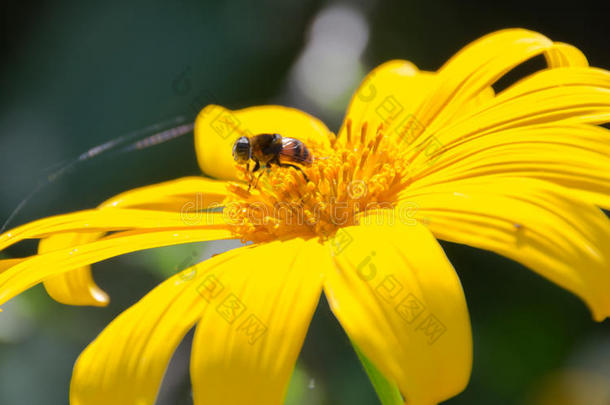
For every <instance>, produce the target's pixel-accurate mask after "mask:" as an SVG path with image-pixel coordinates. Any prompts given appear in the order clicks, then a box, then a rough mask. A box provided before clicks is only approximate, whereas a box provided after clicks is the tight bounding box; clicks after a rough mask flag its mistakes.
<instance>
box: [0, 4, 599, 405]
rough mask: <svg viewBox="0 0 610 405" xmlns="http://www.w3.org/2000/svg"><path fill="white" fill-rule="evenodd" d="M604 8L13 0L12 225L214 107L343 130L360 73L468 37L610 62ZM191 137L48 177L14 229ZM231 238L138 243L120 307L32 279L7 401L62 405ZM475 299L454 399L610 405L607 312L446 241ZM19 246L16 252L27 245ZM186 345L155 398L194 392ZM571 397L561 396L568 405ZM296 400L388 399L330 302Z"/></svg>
mask: <svg viewBox="0 0 610 405" xmlns="http://www.w3.org/2000/svg"><path fill="white" fill-rule="evenodd" d="M594 4H596V3H595V2H588V1H580V2H577V3H576V2H571V3H569V5H568V3H566V5H563V4H562V3H558V2H550V1H549V2H535V1H512V2H502V3H499V2H489V1H473V2H450V1H441V2H436V1H431V0H426V1H359V2H340V1H303V0H301V1H297V0H284V1H281V0H278V1H259V2H253V1H245V0H244V1H233V2H213V1H207V2H205V1H199V2H195V1H184V0H181V1H175V2H157V1H142V0H136V1H131V2H122V1H106V2H79V1H64V0H56V1H53V2H50V1H33V2H27V3H26V2H17V1H15V0H3V2H2V3H1V4H0V10H1V15H0V17H1V24H2V25H1V30H0V35H1V44H0V46H1V50H2V63H1V64H0V72H1V74H0V80H1V83H2V87H1V88H2V92H1V93H0V173H2V175H1V176H0V190H1V198H0V220H1V221H4V220H5V219H6V218H7V217H8V216H9V214H10V213H11V212H12V211H13V209H14V208H15V207H16V206H17V205H18V204H19V202H20V201H21V200H22V199H23V198H24V197H25V196H26V195H27V194H28V192H29V191H30V190H32V189H34V188H35V187H36V186H37V185H38V184H40V183H41V182H44V179H45V178H46V177H45V176H47V175H48V174H50V173H52V172H53V171H52V170H49V168H50V167H53V166H54V165H56V164H57V163H59V162H63V161H65V160H69V159H72V158H74V157H75V156H78V154H80V153H81V152H83V151H85V150H87V149H88V148H90V147H92V146H95V145H97V144H100V143H103V142H105V141H108V140H110V139H112V138H115V137H117V136H119V135H121V134H124V133H126V132H129V131H132V130H136V129H140V128H143V127H145V126H147V125H150V124H153V123H156V122H160V121H163V120H166V119H170V118H173V117H176V116H185V117H186V118H188V119H192V118H193V117H194V116H195V114H196V113H197V112H198V110H199V109H201V108H202V107H203V106H205V105H206V104H208V103H218V104H222V105H225V106H227V107H230V108H239V107H246V106H250V105H255V104H264V103H280V104H286V105H291V106H295V107H299V108H302V109H304V110H306V111H308V112H311V113H313V114H315V115H317V116H319V117H321V118H323V119H324V120H325V121H326V122H327V123H328V124H329V126H330V127H331V129H334V130H336V129H337V127H338V125H339V124H340V122H341V119H342V117H343V111H344V108H345V106H346V104H347V100H348V97H349V96H350V94H351V92H352V91H353V90H354V89H355V87H356V86H357V84H358V82H359V80H361V79H362V77H363V75H364V74H365V72H366V71H368V70H370V69H371V68H372V67H374V66H376V65H377V64H379V63H381V62H383V61H385V60H388V59H394V58H404V59H409V60H411V61H413V62H414V63H415V64H416V65H418V66H419V67H420V68H422V69H428V70H434V69H437V68H438V67H439V66H440V65H441V64H442V63H443V62H444V61H445V60H446V59H447V58H448V57H450V56H451V55H452V54H453V53H454V52H455V51H457V50H458V49H459V48H460V47H462V46H463V45H465V44H466V43H468V42H470V41H471V40H474V39H475V38H477V37H479V36H480V35H483V34H485V33H488V32H490V31H493V30H496V29H500V28H506V27H515V26H521V27H526V28H530V29H534V30H537V31H540V32H542V33H544V34H545V35H547V36H549V37H551V38H552V39H554V40H559V41H564V42H569V43H572V44H574V45H576V46H578V47H579V48H581V49H582V50H583V51H584V52H585V53H586V55H587V56H588V57H589V60H590V62H591V64H592V65H595V66H600V67H605V68H610V52H608V38H610V26H609V25H608V23H607V16H606V13H605V12H604V11H605V10H603V9H596V8H595V6H594ZM192 142H193V139H192V136H185V137H182V138H180V139H177V140H174V141H171V142H169V143H165V144H163V145H159V146H157V147H154V148H150V149H147V150H144V151H138V152H132V153H128V154H119V155H111V156H107V157H100V158H99V159H94V160H91V161H89V162H86V163H84V164H82V165H79V166H78V167H77V168H76V169H75V170H73V171H72V172H71V173H68V174H66V175H65V176H63V177H61V178H59V179H58V180H57V181H54V182H52V183H51V184H47V185H45V186H44V187H42V189H41V191H40V192H39V193H37V194H36V196H35V197H34V198H33V199H32V200H31V201H30V202H29V203H28V204H27V205H26V206H25V208H24V209H23V210H22V211H21V212H20V214H19V215H17V216H16V217H15V218H14V220H13V221H12V223H11V225H13V226H14V225H18V224H21V223H24V222H26V221H28V220H32V219H35V218H39V217H43V216H46V215H49V214H54V213H62V212H68V211H71V210H75V209H82V208H87V207H93V206H95V205H96V204H98V203H99V202H101V201H103V200H104V199H106V198H108V197H110V196H111V195H113V194H116V193H118V192H120V191H123V190H126V189H130V188H133V187H136V186H140V185H145V184H150V183H153V182H159V181H163V180H168V179H173V178H177V177H180V176H184V175H189V174H197V173H198V168H197V165H196V160H195V156H194V151H193V147H192ZM232 246H235V245H234V244H233V245H231V244H228V243H226V242H225V243H211V244H195V245H185V246H179V247H173V248H163V249H157V250H153V251H146V252H139V253H135V254H131V255H127V256H123V257H120V258H115V259H112V260H107V261H105V262H103V263H100V264H98V265H96V266H95V268H94V272H95V277H96V280H98V281H99V284H100V285H101V286H102V287H103V288H104V289H105V290H106V291H107V292H109V294H110V296H111V299H112V301H111V304H110V306H109V307H108V308H78V307H68V306H62V305H59V304H57V303H55V302H53V301H51V300H50V299H49V298H48V297H47V296H46V294H45V293H44V291H43V290H42V288H40V287H37V288H34V289H32V290H31V291H29V292H28V293H27V294H24V295H23V296H20V297H18V298H16V299H14V300H13V301H11V302H10V303H8V304H7V305H5V307H4V309H5V311H4V312H3V313H2V314H1V315H0V404H11V405H12V404H66V403H67V393H68V384H69V379H70V374H71V368H72V365H73V363H74V361H75V359H76V357H77V356H78V354H79V353H80V351H81V350H82V349H83V348H84V347H85V346H86V345H87V344H88V343H89V342H90V341H91V340H92V339H93V338H94V337H95V336H96V335H97V334H98V333H99V332H100V331H101V330H102V328H103V327H104V326H105V325H106V324H108V323H109V322H110V321H111V320H112V319H113V318H114V317H115V316H116V315H117V314H119V313H120V312H121V311H122V310H124V309H125V308H127V307H128V306H129V305H131V304H132V303H134V302H136V301H137V300H138V299H139V298H140V297H141V296H143V295H144V294H145V293H146V292H147V291H149V290H150V289H151V288H153V287H154V286H155V285H156V284H157V283H159V282H160V281H161V280H163V279H164V278H165V277H167V276H168V275H170V274H173V273H174V272H176V271H177V270H179V269H181V266H183V265H184V258H185V256H188V255H193V256H196V257H200V258H205V257H209V256H210V255H212V254H214V253H218V252H220V251H222V250H225V249H227V248H229V247H232ZM443 246H444V248H445V249H446V252H447V255H448V256H449V258H450V259H451V260H452V262H453V264H454V265H455V267H456V269H457V271H458V273H459V275H460V277H461V280H462V283H463V285H464V290H465V293H466V298H467V300H468V304H469V308H470V314H471V318H472V327H473V335H474V370H473V374H472V379H471V382H470V385H469V386H468V388H467V389H466V391H465V392H463V393H462V394H461V395H459V396H457V397H456V398H453V399H451V400H450V401H447V402H446V403H447V404H452V405H459V404H469V405H473V404H490V403H492V404H526V405H537V404H572V405H580V404H583V405H585V404H586V405H598V404H599V405H601V404H610V322H608V321H606V322H604V323H602V324H597V323H594V322H593V321H592V320H591V317H590V315H589V313H588V311H587V309H586V308H585V306H584V304H583V303H582V302H581V301H579V300H578V299H576V298H575V297H574V296H572V295H571V294H569V293H567V292H565V291H563V290H561V289H559V288H558V287H555V286H554V285H552V284H550V283H548V282H546V281H545V280H543V279H542V278H540V277H538V276H536V275H534V274H533V273H531V272H529V271H527V270H526V269H524V268H523V267H522V266H520V265H518V264H516V263H514V262H511V261H509V260H506V259H503V258H501V257H498V256H497V255H494V254H491V253H487V252H481V251H477V250H475V249H471V248H468V247H463V246H458V245H453V244H448V243H444V244H443ZM34 247H35V246H34V245H32V244H27V243H25V244H22V245H20V246H18V247H16V248H14V249H11V250H9V252H8V253H9V254H10V255H15V256H19V255H25V254H28V253H30V252H31V251H32V249H34ZM189 340H190V336H189V337H187V339H186V340H185V342H184V343H183V344H182V345H181V346H180V348H179V349H178V351H177V353H176V355H175V356H174V359H173V360H172V363H171V365H170V367H169V370H168V373H167V375H166V378H165V381H164V384H163V387H162V390H161V394H160V396H159V400H158V403H159V404H189V403H191V399H190V398H191V397H190V382H189V379H188V355H189V350H190V349H189ZM562 401H563V402H562ZM287 403H288V404H293V405H296V404H375V403H377V400H376V396H375V393H374V391H373V390H372V388H371V386H370V384H369V383H368V380H367V379H366V376H365V374H364V372H363V371H362V369H361V367H360V365H359V363H358V361H357V358H356V356H355V354H354V353H353V351H352V349H351V347H350V345H349V343H348V341H347V339H346V337H345V335H344V334H343V332H342V331H341V329H340V327H339V325H338V323H337V322H336V321H335V320H334V319H333V317H332V315H331V314H330V312H329V309H328V306H327V305H326V303H325V302H322V303H321V305H320V307H319V308H318V311H317V313H316V316H315V319H314V322H313V324H312V326H311V328H310V331H309V335H308V338H307V341H306V343H305V346H304V348H303V351H302V353H301V356H300V359H299V363H298V366H297V369H296V371H295V374H294V377H293V381H292V383H291V387H290V391H289V395H288V399H287Z"/></svg>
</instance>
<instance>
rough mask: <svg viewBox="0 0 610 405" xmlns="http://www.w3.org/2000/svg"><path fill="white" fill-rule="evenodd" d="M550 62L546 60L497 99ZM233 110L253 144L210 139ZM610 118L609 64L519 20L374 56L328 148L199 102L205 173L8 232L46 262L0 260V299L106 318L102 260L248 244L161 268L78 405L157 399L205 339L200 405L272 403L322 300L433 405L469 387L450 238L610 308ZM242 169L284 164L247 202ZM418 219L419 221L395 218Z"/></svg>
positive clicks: (84, 361) (299, 127)
mask: <svg viewBox="0 0 610 405" xmlns="http://www.w3.org/2000/svg"><path fill="white" fill-rule="evenodd" d="M540 55H543V56H544V57H545V59H546V61H547V65H548V67H547V68H545V69H543V70H540V71H537V72H535V73H533V74H531V75H529V76H527V77H525V78H523V79H522V80H520V81H518V82H516V83H514V84H512V85H510V86H509V87H507V88H506V89H503V90H501V91H499V92H497V93H496V91H494V89H493V87H492V86H493V85H494V84H495V83H496V82H497V81H498V80H499V79H501V78H502V77H504V76H505V75H506V73H507V72H509V71H511V70H512V69H514V68H515V67H518V66H520V65H522V64H523V63H525V62H527V61H528V60H530V59H532V58H534V57H536V56H540ZM363 89H367V90H371V89H373V90H374V91H373V92H369V93H368V94H372V95H374V98H371V97H368V96H367V97H362V93H361V92H362V90H363ZM372 99H374V100H376V102H378V103H381V102H385V101H389V103H388V104H387V105H386V104H377V105H375V104H371V103H372ZM223 117H226V118H227V119H226V120H225V121H226V122H229V123H231V122H232V123H239V124H238V126H239V128H240V129H241V130H243V131H241V130H240V131H232V132H229V133H227V134H223V136H219V132H218V131H217V130H216V129H218V128H221V127H223V125H224V124H222V123H223V122H224V121H223ZM413 118H415V122H416V125H413V122H414V120H413ZM609 121H610V73H609V72H608V71H606V70H603V69H598V68H592V67H590V66H589V64H588V62H587V59H586V58H585V56H584V55H583V54H582V52H581V51H580V50H578V49H576V48H575V47H573V46H571V45H567V44H564V43H559V42H553V41H551V40H550V39H548V38H547V37H545V36H543V35H541V34H538V33H536V32H532V31H528V30H524V29H508V30H502V31H499V32H495V33H492V34H490V35H487V36H485V37H483V38H481V39H479V40H477V41H475V42H474V43H472V44H470V45H468V46H466V47H465V48H464V49H463V50H461V51H460V52H458V53H457V54H456V55H455V56H453V57H452V58H451V59H450V60H449V61H448V62H447V63H446V64H445V65H443V66H442V67H441V68H440V69H439V70H438V71H436V72H426V71H421V70H419V69H418V68H417V67H416V66H415V65H413V64H412V63H410V62H407V61H404V60H393V61H389V62H386V63H384V64H382V65H381V66H379V67H377V68H376V69H374V70H373V71H372V72H371V73H370V74H369V76H368V77H367V78H365V80H364V82H363V84H362V86H361V88H359V89H358V90H357V91H356V93H355V95H354V97H353V98H352V100H351V102H350V105H349V107H348V110H347V113H346V117H345V120H344V122H343V125H342V126H341V127H340V129H339V130H338V133H337V135H335V134H334V133H332V132H331V131H330V130H329V129H328V128H327V127H326V125H325V124H323V123H322V122H321V121H319V120H318V119H316V118H314V117H312V116H310V115H308V114H306V113H304V112H301V111H299V110H296V109H293V108H288V107H282V106H269V105H267V106H259V107H251V108H246V109H242V110H237V111H230V110H228V109H226V108H223V107H220V106H215V105H211V106H207V107H205V108H204V109H203V110H202V111H201V112H200V113H199V115H198V117H197V119H196V121H195V124H194V133H195V149H196V152H197V159H198V162H199V164H200V167H201V169H202V172H203V173H205V174H206V175H207V176H209V177H203V176H193V177H187V178H183V179H177V180H174V181H169V182H165V183H161V184H156V185H151V186H146V187H142V188H138V189H135V190H130V191H126V192H125V193H123V194H120V195H118V196H115V197H113V198H111V199H109V200H108V201H106V202H104V203H102V204H101V205H100V206H99V207H98V208H96V209H89V210H84V211H80V212H75V213H70V214H65V215H58V216H55V217H49V218H44V219H40V220H38V221H34V222H32V223H29V224H26V225H23V226H20V227H17V228H15V229H12V230H10V231H8V232H6V233H4V234H2V235H0V249H3V248H5V247H7V246H10V245H12V244H14V243H17V242H19V241H21V240H23V239H40V240H41V242H40V245H39V248H38V253H37V254H33V255H31V256H29V257H22V258H14V259H7V260H0V304H3V303H5V302H7V301H8V300H10V299H11V298H13V297H15V296H16V295H18V294H20V293H22V292H23V291H25V290H26V289H28V288H30V287H32V286H34V285H36V284H39V283H43V284H44V286H45V288H46V290H47V291H48V293H49V295H50V296H51V297H53V298H54V299H55V300H57V301H59V302H62V303H65V304H70V305H97V306H103V305H106V304H107V303H108V297H107V296H106V295H105V293H104V292H103V291H102V290H101V289H100V288H99V287H98V286H97V285H96V284H95V283H94V281H93V278H92V274H91V269H90V267H89V266H90V265H91V264H93V263H96V262H99V261H102V260H105V259H108V258H110V257H114V256H117V255H121V254H125V253H129V252H134V251H138V250H143V249H149V248H156V247H161V246H168V245H175V244H182V243H190V242H198V241H210V240H218V239H239V240H241V241H243V242H244V243H245V244H246V246H242V247H239V248H236V249H233V250H230V251H228V252H224V253H222V254H219V255H217V256H214V257H213V258H211V259H209V260H207V261H205V262H202V263H200V264H198V265H196V266H194V267H193V268H196V272H193V268H190V269H187V270H185V272H187V274H188V277H183V276H182V275H180V274H177V275H175V276H173V277H170V278H169V279H167V280H166V281H164V282H162V283H161V284H160V285H159V286H158V287H156V288H155V289H153V290H152V291H151V292H150V293H149V294H148V295H146V296H145V297H144V298H142V299H141V300H140V301H139V302H138V303H136V304H135V305H134V306H132V307H131V308H129V309H128V310H126V311H125V312H123V313H122V314H121V315H120V316H118V317H117V318H116V319H115V320H114V321H113V322H112V323H111V324H110V325H108V327H107V328H106V329H105V330H104V331H103V332H102V333H101V334H100V335H99V336H98V337H97V338H96V339H95V340H94V341H93V342H92V343H91V344H90V345H89V346H88V347H87V348H86V349H85V351H84V352H83V353H82V354H81V355H80V357H79V358H78V360H77V362H76V365H75V367H74V372H73V376H72V382H71V386H70V402H71V404H72V405H95V404H100V405H101V404H104V405H105V404H108V403H113V404H136V403H137V404H143V405H144V404H153V403H154V402H155V398H156V396H157V393H158V390H159V386H160V384H161V381H162V378H163V375H164V372H165V370H166V368H167V365H168V362H169V360H170V358H171V356H172V354H173V352H174V351H175V349H176V347H177V346H178V344H179V343H180V342H181V340H182V339H183V338H184V336H185V335H186V334H187V332H188V331H189V330H191V329H192V328H193V327H194V328H195V335H194V340H193V348H192V353H191V379H192V387H193V399H194V403H195V404H196V405H202V404H245V403H249V404H265V405H267V404H281V403H282V402H283V400H284V397H285V393H286V389H287V385H288V382H289V380H290V377H291V374H292V371H293V369H294V366H295V362H296V360H297V357H298V354H299V351H300V349H301V346H302V344H303V341H304V339H305V336H306V333H307V328H308V325H309V322H310V321H311V319H312V316H313V313H314V311H315V309H316V307H317V304H318V301H319V299H320V297H321V295H322V294H324V295H325V296H326V297H327V299H328V303H329V306H330V308H331V310H332V311H333V313H334V315H335V316H336V318H337V319H338V321H339V322H340V324H341V325H342V327H343V328H344V330H345V331H346V333H347V335H348V336H349V338H350V339H351V340H352V341H353V342H354V344H355V346H356V347H357V348H358V349H359V350H360V351H361V352H362V353H363V354H364V355H365V356H366V358H368V359H370V361H371V363H372V364H374V366H375V367H376V368H378V369H379V371H380V372H381V373H382V374H383V375H384V376H385V377H387V379H388V380H389V381H390V382H391V383H392V384H395V385H396V386H397V387H398V389H399V391H400V393H399V394H398V397H399V400H400V401H403V400H404V401H406V403H408V404H409V405H422V404H425V405H428V404H437V403H439V402H442V401H445V400H446V399H448V398H451V397H453V396H455V395H457V394H458V393H460V392H461V391H463V390H464V388H465V387H466V385H467V384H468V381H469V378H470V374H471V368H472V358H473V354H472V332H471V324H470V319H469V313H468V309H467V306H466V299H465V296H464V292H463V290H462V285H461V283H460V280H459V278H458V276H457V273H456V272H455V270H454V268H453V266H452V264H451V263H450V262H449V260H448V258H447V256H446V255H445V253H444V251H443V248H442V247H441V245H440V244H439V243H438V241H437V238H438V239H441V240H446V241H450V242H456V243H461V244H466V245H470V246H473V247H476V248H480V249H486V250H490V251H492V252H495V253H498V254H500V255H503V256H505V257H508V258H510V259H513V260H515V261H517V262H519V263H522V264H524V265H525V266H527V267H529V268H530V269H532V270H533V271H535V272H536V273H538V274H540V275H541V276H543V277H545V278H546V279H548V280H550V281H552V282H553V283H555V284H557V285H559V286H560V287H562V288H564V289H566V290H569V291H571V292H572V293H574V294H575V295H577V296H579V297H580V298H581V299H582V300H583V301H584V302H585V303H586V304H587V305H588V307H589V309H590V310H591V313H592V315H593V318H594V319H595V320H597V321H603V320H604V319H605V318H606V317H608V316H609V315H610V293H609V291H610V271H609V269H610V249H609V247H610V220H609V219H608V217H607V216H606V215H605V214H604V212H603V211H602V210H601V209H600V208H606V209H609V208H610V130H608V129H606V128H604V127H603V126H602V124H605V123H608V122H609ZM245 131H248V133H249V134H266V135H258V137H257V136H256V135H248V136H247V137H245V138H242V136H243V134H244V133H245ZM273 134H281V135H277V136H276V135H273ZM405 142H406V143H405ZM407 146H408V147H407ZM268 147H269V148H268ZM284 148H286V150H285V151H284ZM282 152H284V153H282ZM298 158H301V161H299V162H296V160H298ZM250 160H254V161H255V165H256V164H258V167H257V166H255V167H257V170H260V167H262V166H264V165H270V166H272V167H271V169H270V170H268V172H267V176H266V179H265V180H266V181H265V182H261V183H263V184H260V185H258V187H255V189H254V190H252V189H251V188H250V187H248V188H246V184H247V183H248V182H249V181H251V177H249V176H251V173H250V170H249V168H248V167H244V165H245V164H246V163H248V162H249V161H250ZM287 164H288V165H294V166H296V167H297V168H296V169H295V167H285V166H286V165H287ZM282 166H284V167H282ZM210 177H211V178H210ZM354 184H358V185H360V186H362V187H359V188H358V189H359V190H360V191H358V192H354V190H353V185H354ZM197 196H203V203H202V205H203V210H207V209H210V208H212V207H214V208H218V207H220V208H222V212H219V211H218V210H209V211H208V212H206V215H204V216H202V217H201V218H200V220H199V221H197V222H188V223H186V221H184V218H183V216H182V215H181V210H182V209H183V207H184V206H185V205H187V204H191V203H192V201H193V200H194V199H195V198H197ZM413 206H415V207H417V209H416V210H415V211H414V217H413V219H414V221H412V222H408V221H394V222H393V223H391V222H390V221H389V220H388V219H390V218H391V217H393V216H394V215H396V213H399V212H400V211H401V210H403V209H405V208H409V207H413ZM277 207H280V208H281V211H280V214H278V215H267V214H268V213H270V212H274V209H276V208H277ZM370 207H372V208H370ZM228 211H231V212H233V213H234V215H224V214H226V212H228ZM293 214H297V215H302V216H303V217H304V218H305V220H304V221H296V222H295V221H292V220H291V218H292V215H293ZM337 218H340V219H341V221H338V220H337ZM337 245H340V246H339V248H337ZM373 262H374V263H373ZM270 263H271V264H272V265H270ZM363 274H364V275H363ZM185 280H188V282H185Z"/></svg>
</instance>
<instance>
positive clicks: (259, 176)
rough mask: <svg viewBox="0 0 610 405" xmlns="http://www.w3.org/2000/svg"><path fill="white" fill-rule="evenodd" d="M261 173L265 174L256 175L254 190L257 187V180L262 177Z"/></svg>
mask: <svg viewBox="0 0 610 405" xmlns="http://www.w3.org/2000/svg"><path fill="white" fill-rule="evenodd" d="M263 173H265V172H260V173H259V174H258V176H257V177H256V181H255V182H254V188H256V186H258V179H260V178H261V176H262V175H263Z"/></svg>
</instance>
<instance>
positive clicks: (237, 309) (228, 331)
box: [191, 239, 332, 405]
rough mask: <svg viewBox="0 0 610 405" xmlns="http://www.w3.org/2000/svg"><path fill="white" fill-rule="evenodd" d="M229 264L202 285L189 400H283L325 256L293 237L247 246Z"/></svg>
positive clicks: (313, 244) (327, 264) (317, 292)
mask: <svg viewBox="0 0 610 405" xmlns="http://www.w3.org/2000/svg"><path fill="white" fill-rule="evenodd" d="M229 266H230V268H229V269H226V271H221V269H219V271H218V272H217V271H215V270H214V271H212V272H211V273H210V278H208V279H207V282H206V284H205V287H204V288H203V295H204V298H206V299H207V300H209V302H210V305H209V306H208V307H206V309H205V312H204V314H203V317H202V318H201V321H200V322H199V324H198V325H197V329H196V332H195V338H194V341H193V353H192V359H191V377H192V380H193V397H194V403H195V404H197V405H199V404H201V405H202V404H261V405H263V404H264V405H272V404H282V403H283V400H284V395H285V392H286V388H287V385H288V382H289V380H290V376H291V374H292V370H293V368H294V364H295V362H296V359H297V356H298V354H299V351H300V349H301V345H302V343H303V339H304V338H305V334H306V332H307V328H308V326H309V322H310V320H311V317H312V315H313V312H314V310H315V308H316V305H317V303H318V300H319V297H320V293H321V289H322V275H323V273H324V272H326V271H327V270H328V269H329V267H330V266H332V263H331V261H330V256H329V255H328V251H327V249H325V248H324V247H323V246H322V245H321V244H319V243H318V242H317V241H313V240H310V241H307V242H305V241H303V240H300V239H294V240H289V241H286V242H272V243H269V244H266V245H260V246H255V247H252V248H251V249H248V250H245V251H243V252H241V253H240V254H239V255H238V256H236V257H235V259H234V260H233V261H231V262H230V263H227V266H226V267H229ZM222 270H224V269H222Z"/></svg>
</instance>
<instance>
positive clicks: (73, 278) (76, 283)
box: [38, 232, 110, 306]
mask: <svg viewBox="0 0 610 405" xmlns="http://www.w3.org/2000/svg"><path fill="white" fill-rule="evenodd" d="M103 236H104V233H103V232H91V233H63V234H56V235H53V236H50V237H48V238H44V239H41V240H40V243H39V244H38V253H39V254H41V253H47V252H52V251H54V250H58V249H66V248H74V247H76V246H78V245H82V244H86V243H90V242H94V241H96V240H98V239H100V238H101V237H103ZM44 287H45V289H46V290H47V293H48V294H49V296H50V297H51V298H53V299H54V300H55V301H57V302H60V303H62V304H68V305H93V306H105V305H108V303H109V302H110V298H109V297H108V294H106V293H105V292H104V290H102V289H101V288H100V287H98V285H97V284H95V281H93V275H92V274H91V268H90V267H89V266H86V267H81V268H78V269H74V270H70V271H68V272H65V273H61V274H59V275H57V276H54V277H51V278H48V279H46V280H45V281H44Z"/></svg>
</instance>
